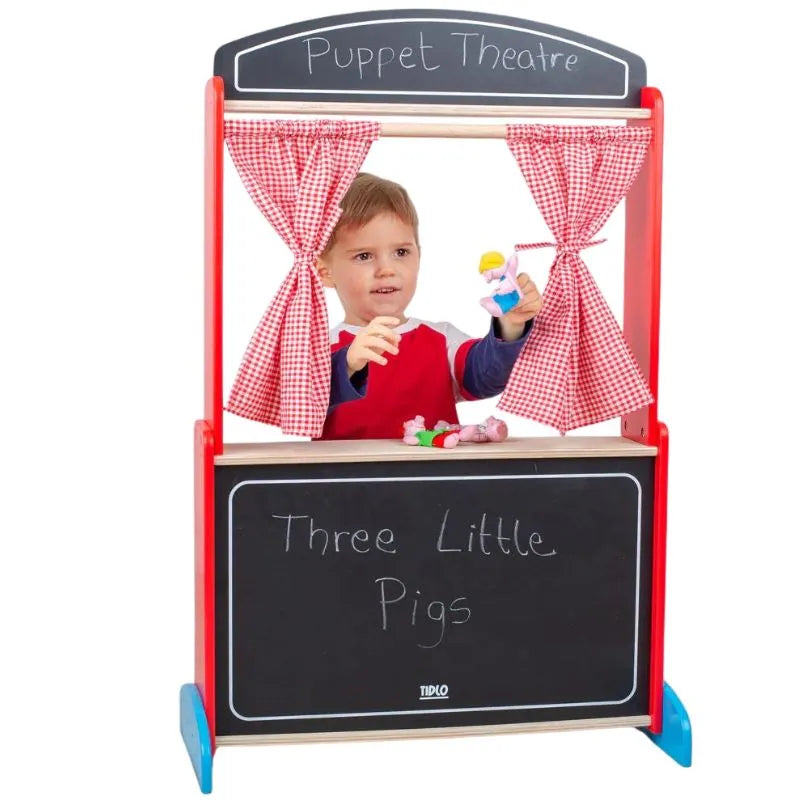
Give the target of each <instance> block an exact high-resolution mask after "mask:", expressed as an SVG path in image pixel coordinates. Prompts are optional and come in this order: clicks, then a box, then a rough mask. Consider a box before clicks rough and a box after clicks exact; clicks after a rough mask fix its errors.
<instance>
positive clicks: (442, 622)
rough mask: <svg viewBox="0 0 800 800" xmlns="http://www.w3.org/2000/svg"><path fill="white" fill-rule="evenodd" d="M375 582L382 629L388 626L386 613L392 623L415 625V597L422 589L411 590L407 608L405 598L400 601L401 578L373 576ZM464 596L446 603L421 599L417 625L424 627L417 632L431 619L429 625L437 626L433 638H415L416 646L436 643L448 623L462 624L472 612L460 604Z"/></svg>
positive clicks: (403, 591)
mask: <svg viewBox="0 0 800 800" xmlns="http://www.w3.org/2000/svg"><path fill="white" fill-rule="evenodd" d="M375 583H377V584H378V586H379V593H380V599H379V601H378V602H379V604H380V609H381V628H382V630H384V631H386V630H389V627H390V626H389V617H390V616H391V618H392V626H393V627H394V626H395V625H397V624H409V625H410V626H411V627H414V628H416V627H417V610H418V607H419V601H420V600H421V599H422V592H421V591H420V590H419V589H417V590H416V591H415V595H417V596H416V597H414V598H413V602H412V603H411V608H410V612H409V602H408V600H407V601H406V602H405V603H403V602H402V601H403V600H404V599H405V597H406V594H407V592H406V584H405V583H404V582H403V581H401V580H400V579H399V578H393V577H391V576H385V577H383V578H377V579H376V580H375ZM466 600H467V598H466V597H456V598H455V600H452V601H451V602H450V605H449V606H445V604H444V603H443V602H442V601H441V600H432V601H430V602H428V603H427V606H426V604H425V603H426V601H424V600H423V601H422V607H423V608H424V612H423V613H421V614H420V619H421V622H420V628H421V629H423V628H424V631H422V630H421V632H420V633H421V635H422V634H424V633H426V632H427V631H428V630H429V629H430V628H431V623H433V627H434V628H438V630H436V636H437V638H436V641H434V642H431V641H428V643H427V644H423V643H422V642H418V643H417V647H422V648H425V649H430V648H433V647H438V646H439V645H440V644H441V643H442V640H443V639H444V634H445V629H446V627H447V624H448V623H449V624H451V625H463V624H464V623H465V622H468V621H469V618H470V616H471V615H472V612H471V611H470V609H469V608H468V607H467V606H466V605H464V603H466ZM398 603H399V604H400V606H398V608H395V609H393V610H392V613H391V614H390V613H389V606H396V605H397V604H398ZM409 614H410V617H409ZM456 617H458V618H456ZM403 620H405V623H403Z"/></svg>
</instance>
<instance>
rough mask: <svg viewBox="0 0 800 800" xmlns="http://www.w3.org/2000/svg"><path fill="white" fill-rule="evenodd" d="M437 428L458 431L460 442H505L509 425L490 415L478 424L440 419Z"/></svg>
mask: <svg viewBox="0 0 800 800" xmlns="http://www.w3.org/2000/svg"><path fill="white" fill-rule="evenodd" d="M436 430H448V431H457V432H458V439H459V441H460V442H471V443H483V442H504V441H505V440H506V439H507V438H508V425H506V423H505V422H503V420H501V419H497V417H488V418H487V419H486V420H485V421H484V422H482V423H480V424H478V425H453V424H450V423H448V422H445V421H444V420H439V422H437V423H436Z"/></svg>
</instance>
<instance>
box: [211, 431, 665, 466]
mask: <svg viewBox="0 0 800 800" xmlns="http://www.w3.org/2000/svg"><path fill="white" fill-rule="evenodd" d="M657 453H658V448H656V447H651V446H649V445H644V444H639V443H638V442H634V441H632V440H630V439H626V438H624V437H622V436H535V437H531V438H512V439H507V440H506V441H505V442H501V443H499V444H495V443H486V444H459V445H458V446H457V447H455V448H454V449H452V450H445V449H442V448H436V447H410V446H409V445H407V444H403V443H402V442H401V441H399V440H394V439H362V440H343V441H324V442H305V441H291V442H262V443H257V444H226V445H225V446H224V447H223V449H222V455H218V456H215V457H214V464H215V465H217V466H220V465H233V464H309V463H315V464H316V463H330V462H338V463H345V462H357V461H362V462H368V461H451V460H455V461H463V460H469V459H481V458H482V459H492V460H494V459H507V458H603V457H624V456H651V457H652V456H655V455H656V454H657Z"/></svg>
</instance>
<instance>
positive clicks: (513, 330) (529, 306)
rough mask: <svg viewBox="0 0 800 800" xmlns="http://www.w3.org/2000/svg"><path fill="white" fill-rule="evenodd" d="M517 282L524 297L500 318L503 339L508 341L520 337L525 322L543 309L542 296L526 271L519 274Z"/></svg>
mask: <svg viewBox="0 0 800 800" xmlns="http://www.w3.org/2000/svg"><path fill="white" fill-rule="evenodd" d="M517 284H518V285H519V288H520V289H521V290H522V297H520V299H519V302H518V303H517V304H516V305H515V306H514V308H512V309H511V310H510V311H507V312H506V313H505V314H503V316H502V317H499V318H498V322H499V324H500V330H501V331H502V332H503V339H505V340H506V341H507V342H513V341H515V340H516V339H519V337H520V336H522V333H523V331H524V330H525V323H526V322H527V321H528V320H529V319H533V318H534V317H535V316H536V315H537V314H538V313H539V312H540V311H541V310H542V296H541V294H539V290H538V289H537V288H536V284H535V283H534V282H533V281H532V280H531V279H530V277H529V276H528V274H527V273H526V272H520V273H519V275H517Z"/></svg>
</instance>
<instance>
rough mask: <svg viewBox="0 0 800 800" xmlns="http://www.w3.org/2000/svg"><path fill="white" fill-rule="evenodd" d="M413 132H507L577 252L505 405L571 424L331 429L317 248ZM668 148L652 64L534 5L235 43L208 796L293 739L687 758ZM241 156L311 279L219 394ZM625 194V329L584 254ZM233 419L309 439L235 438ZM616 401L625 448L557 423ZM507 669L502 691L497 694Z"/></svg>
mask: <svg viewBox="0 0 800 800" xmlns="http://www.w3.org/2000/svg"><path fill="white" fill-rule="evenodd" d="M231 115H235V117H233V116H231ZM300 115H307V116H303V117H302V118H298V117H300ZM350 115H358V116H359V117H360V119H359V120H358V121H353V120H351V119H349V118H348V117H349V116H350ZM393 115H395V116H396V115H403V116H404V117H406V118H409V117H410V118H414V117H426V118H431V117H435V118H441V119H442V121H441V122H436V123H430V122H421V121H412V122H395V121H392V118H393ZM287 117H288V118H287ZM466 117H469V118H475V117H485V118H487V120H489V121H487V122H486V123H477V124H476V123H474V122H473V123H465V122H463V121H461V122H459V118H466ZM364 118H366V119H364ZM502 118H507V119H508V120H509V121H508V122H507V123H502V122H500V123H498V122H497V120H498V119H502ZM587 119H588V120H592V121H593V122H592V124H585V123H579V124H576V122H575V121H576V120H587ZM542 120H543V121H542ZM620 121H623V122H624V124H620ZM612 122H613V123H614V124H611V123H612ZM392 136H423V137H481V138H497V139H503V140H505V142H506V145H507V147H508V150H509V151H510V152H509V156H510V157H511V158H513V159H514V160H515V161H516V163H517V165H518V167H519V170H520V172H521V175H522V177H523V179H524V180H525V182H526V184H527V186H528V188H529V190H530V193H531V196H532V200H533V202H532V204H531V212H532V213H539V214H541V216H542V217H543V219H544V220H545V222H546V224H547V226H548V228H549V229H550V231H551V232H552V241H548V242H536V243H530V244H520V245H517V247H516V250H517V251H519V250H524V249H528V248H552V249H553V253H554V261H553V265H552V268H551V271H550V276H549V279H548V282H547V285H546V287H545V288H544V294H543V307H542V310H541V312H540V313H539V315H538V316H537V317H536V322H535V324H534V326H533V329H532V331H531V334H530V336H529V338H528V340H527V341H526V342H525V344H524V346H523V347H522V350H521V352H520V354H519V356H518V358H517V360H516V363H515V365H514V368H513V371H512V372H511V376H510V378H509V380H508V383H507V385H506V388H505V390H504V391H503V393H502V395H501V397H500V399H499V402H498V406H497V407H498V409H499V411H501V412H508V413H511V414H515V415H518V416H521V417H524V418H527V419H531V420H535V421H537V422H540V423H544V424H546V425H548V426H550V427H551V428H553V429H554V434H555V435H553V436H548V437H536V438H531V439H519V438H517V439H515V438H513V437H511V438H509V437H508V430H507V428H506V426H505V423H503V422H502V421H501V420H499V419H496V418H494V417H492V418H490V419H489V420H487V421H486V422H485V423H484V424H483V425H482V426H477V425H472V426H463V427H462V426H458V425H456V424H455V423H457V420H440V421H439V422H436V421H435V420H427V421H426V420H424V419H423V418H422V417H416V418H412V419H410V420H408V422H407V423H406V426H405V431H398V437H397V439H396V440H387V439H371V440H358V441H356V440H353V441H313V440H314V439H316V438H318V437H319V436H320V432H321V431H322V427H323V424H324V422H325V418H326V412H327V408H328V402H329V394H330V385H331V384H330V381H331V349H330V343H329V337H328V319H327V312H326V303H325V297H324V295H323V289H322V285H321V283H320V280H319V278H318V276H317V274H316V267H315V265H316V261H317V258H318V256H319V255H320V253H321V252H323V249H324V248H325V246H326V243H327V242H328V240H329V238H330V236H331V232H332V231H333V229H334V226H335V225H336V222H337V220H338V218H339V214H340V211H341V209H340V205H339V204H340V201H341V200H342V198H343V196H344V194H345V192H346V191H347V189H348V187H349V186H350V184H351V183H352V181H353V180H354V178H355V176H356V174H357V173H358V172H359V171H360V169H361V166H362V164H363V162H364V159H365V158H366V156H367V154H368V152H369V150H370V147H371V145H372V143H373V142H375V141H376V140H377V139H379V138H382V137H392ZM662 139H663V106H662V100H661V95H660V93H659V92H658V90H657V89H654V88H652V87H649V86H647V85H646V79H645V65H644V62H643V61H642V59H641V58H639V57H638V56H636V55H634V54H632V53H630V52H627V51H625V50H622V49H620V48H618V47H615V46H613V45H610V44H607V43H605V42H600V41H598V40H595V39H592V38H590V37H587V36H584V35H583V34H579V33H575V32H572V31H566V30H562V29H559V28H554V27H552V26H549V25H544V24H540V23H537V22H531V21H528V20H521V19H516V18H510V17H501V16H495V15H491V14H476V13H471V12H457V11H417V10H415V11H380V12H369V13H362V14H352V15H343V16H333V17H327V18H324V19H316V20H311V21H306V22H301V23H297V24H295V25H290V26H286V27H284V28H279V29H276V30H270V31H265V32H263V33H258V34H255V35H252V36H248V37H246V38H244V39H240V40H238V41H235V42H231V43H229V44H226V45H224V46H222V47H221V48H220V49H219V50H218V51H217V54H216V58H215V63H214V77H212V78H211V79H210V81H209V82H208V86H207V90H206V167H205V168H206V173H205V192H206V206H205V208H206V218H205V223H206V233H205V236H206V239H205V247H206V265H205V280H206V290H205V407H204V417H203V419H202V420H200V421H198V422H197V423H196V426H195V465H196V466H195V485H196V495H195V496H196V505H195V531H196V534H195V536H196V549H195V568H196V569H195V574H196V658H195V679H194V682H193V683H190V684H186V685H185V686H183V687H182V689H181V704H180V705H181V732H182V735H183V737H184V740H185V742H186V746H187V749H188V751H189V754H190V757H191V760H192V763H193V765H194V769H195V772H196V774H197V778H198V781H199V783H200V786H201V789H202V791H204V792H210V791H211V772H212V759H213V754H214V751H215V749H216V747H218V746H220V745H228V744H251V743H252V744H256V743H270V742H279V741H286V740H316V739H318V740H322V739H325V740H327V739H371V738H381V737H388V736H392V737H397V736H398V735H403V736H436V735H441V734H458V733H476V732H477V733H486V734H489V733H508V732H512V731H515V732H519V731H528V730H530V731H534V730H542V729H544V730H550V729H564V728H588V727H600V726H603V727H608V726H612V725H616V726H629V727H634V728H639V729H640V730H642V731H644V732H645V733H647V734H648V735H649V736H650V737H651V738H652V739H653V741H654V742H655V743H656V744H658V745H659V746H660V747H661V748H662V749H663V750H665V751H666V752H667V753H668V754H669V755H671V756H672V757H673V758H674V759H675V760H676V761H677V762H678V763H680V764H682V765H684V766H689V764H690V763H691V728H690V725H689V720H688V716H687V714H686V711H685V710H684V708H683V706H682V704H681V703H680V700H679V699H678V697H677V695H676V694H675V692H674V691H673V690H672V689H671V688H670V687H669V685H668V684H666V683H665V682H664V678H663V642H664V601H665V598H664V584H665V581H664V578H665V553H666V508H667V496H666V492H667V458H668V437H667V429H666V426H665V425H664V424H663V423H662V422H661V421H659V419H658V341H659V285H660V236H661V162H662ZM226 152H227V154H228V155H226ZM228 157H230V159H231V160H232V163H233V164H234V165H235V168H236V171H237V173H238V175H239V176H240V177H241V180H242V182H243V183H244V186H245V187H246V189H247V191H248V193H249V195H250V196H251V198H252V199H253V202H254V203H255V204H256V206H257V207H258V208H259V209H260V211H261V212H262V213H263V215H264V217H265V218H266V220H268V222H269V223H270V224H271V225H272V226H273V227H274V228H275V230H276V231H277V232H278V234H279V235H280V237H281V238H282V239H283V241H284V242H285V243H286V245H287V247H288V249H289V252H290V253H291V259H287V264H288V263H289V262H291V269H290V270H289V272H288V274H287V275H286V278H285V280H284V281H283V283H282V285H281V287H280V289H279V291H278V293H277V295H276V296H275V298H274V299H273V300H272V302H271V304H270V305H269V306H268V308H266V310H265V312H264V315H263V317H262V319H261V321H260V323H259V324H258V327H257V329H256V330H255V332H254V334H253V336H252V339H251V341H250V344H249V346H248V348H247V351H246V352H245V353H244V356H243V358H242V361H241V365H240V367H239V370H238V373H237V376H236V379H235V381H234V384H233V386H232V388H231V391H230V395H229V398H228V400H227V403H226V404H225V406H224V407H223V400H222V397H223V390H222V333H223V314H222V265H223V248H222V219H223V208H224V203H223V199H224V193H223V163H224V159H225V158H228ZM475 168H476V169H479V166H476V167H475ZM623 199H625V200H626V204H625V264H624V282H625V286H624V314H623V320H622V326H621V327H620V325H619V324H618V322H617V321H616V319H615V318H614V316H613V314H612V313H611V311H610V309H609V307H608V305H607V303H606V301H605V299H604V298H603V296H602V294H601V292H600V290H599V289H598V287H597V285H596V283H595V281H594V279H593V278H592V274H591V272H590V269H589V265H590V264H591V251H590V252H589V253H587V252H586V251H587V249H588V248H591V247H594V246H595V245H599V244H601V242H603V241H604V239H602V238H601V237H602V228H603V225H604V224H605V222H606V220H607V219H608V218H609V216H610V215H611V213H612V211H613V210H614V209H615V208H616V207H617V206H618V205H619V203H620V202H621V201H622V200H623ZM584 259H585V260H584ZM587 262H588V263H587ZM516 270H517V256H516V252H515V253H506V254H502V253H487V254H485V255H484V257H483V258H482V259H481V262H480V272H481V275H482V276H483V278H484V279H485V280H486V283H487V296H486V297H484V299H483V300H482V301H481V304H482V305H483V306H484V308H485V309H486V310H487V312H488V313H489V314H491V315H493V316H501V315H502V314H504V313H505V312H507V311H508V310H509V309H510V308H512V307H513V306H514V305H515V304H516V303H517V301H518V300H519V298H520V294H521V291H520V287H519V285H518V284H517V282H516ZM476 302H477V300H476ZM223 408H224V410H226V411H229V412H231V413H234V414H237V415H240V416H243V417H246V418H248V419H252V420H257V421H260V422H263V423H266V424H268V425H274V426H278V427H280V429H281V431H283V432H284V433H286V434H295V435H300V436H305V437H310V439H312V441H291V442H281V443H272V444H252V445H249V444H241V443H226V442H225V439H224V436H223ZM412 416H413V415H412ZM613 418H619V420H620V434H619V436H618V437H587V436H580V435H572V436H564V435H563V434H565V433H566V432H568V431H573V430H575V429H578V428H582V427H584V426H586V425H590V424H593V423H596V422H600V421H602V420H608V419H613ZM427 424H430V425H432V426H433V427H432V428H431V429H428V428H427V427H426V425H427ZM415 444H417V445H419V444H421V445H428V446H421V447H420V446H414V447H409V446H408V445H415ZM476 444H477V445H479V446H474V445H476ZM431 445H435V446H431ZM542 608H546V609H548V614H547V615H542V614H538V613H536V612H537V610H539V609H542ZM543 617H546V618H543ZM322 665H324V668H323V667H322ZM497 672H501V673H502V674H503V676H504V680H503V681H502V682H497V683H498V685H487V682H486V680H485V676H486V675H487V674H496V673H497ZM531 747H532V748H533V749H535V743H534V742H532V743H531ZM534 757H535V756H534Z"/></svg>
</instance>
